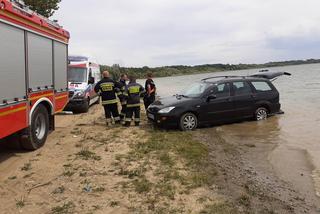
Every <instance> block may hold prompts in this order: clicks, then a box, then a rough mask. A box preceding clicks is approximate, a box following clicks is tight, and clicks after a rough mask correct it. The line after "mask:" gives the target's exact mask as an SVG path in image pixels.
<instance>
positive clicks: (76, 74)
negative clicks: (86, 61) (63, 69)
mask: <svg viewBox="0 0 320 214" xmlns="http://www.w3.org/2000/svg"><path fill="white" fill-rule="evenodd" d="M68 81H69V82H79V83H80V82H87V69H86V68H76V67H69V70H68Z"/></svg>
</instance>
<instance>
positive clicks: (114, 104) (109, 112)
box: [94, 71, 121, 126]
mask: <svg viewBox="0 0 320 214" xmlns="http://www.w3.org/2000/svg"><path fill="white" fill-rule="evenodd" d="M102 75H103V79H102V80H100V81H99V82H98V83H97V84H96V86H95V87H94V91H95V92H96V93H98V94H99V95H100V96H101V99H102V105H103V107H104V111H105V116H106V119H107V126H109V125H111V124H112V118H113V120H114V122H115V123H116V124H119V123H120V115H119V111H118V100H117V96H116V95H119V94H120V87H121V86H120V84H119V83H118V82H116V81H114V80H112V79H111V78H110V74H109V72H108V71H104V72H103V73H102Z"/></svg>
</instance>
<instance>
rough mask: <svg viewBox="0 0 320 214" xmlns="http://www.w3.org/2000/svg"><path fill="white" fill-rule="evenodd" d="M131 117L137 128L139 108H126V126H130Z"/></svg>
mask: <svg viewBox="0 0 320 214" xmlns="http://www.w3.org/2000/svg"><path fill="white" fill-rule="evenodd" d="M139 105H140V104H139ZM133 116H134V123H135V125H136V126H138V125H139V124H140V106H134V107H127V112H126V125H127V126H130V123H131V120H132V117H133Z"/></svg>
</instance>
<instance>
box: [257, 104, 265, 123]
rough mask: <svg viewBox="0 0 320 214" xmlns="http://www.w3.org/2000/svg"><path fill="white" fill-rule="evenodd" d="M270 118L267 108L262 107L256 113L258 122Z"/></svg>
mask: <svg viewBox="0 0 320 214" xmlns="http://www.w3.org/2000/svg"><path fill="white" fill-rule="evenodd" d="M267 117H268V110H267V109H266V108H265V107H260V108H258V109H257V110H256V112H255V119H256V121H260V120H266V119H267Z"/></svg>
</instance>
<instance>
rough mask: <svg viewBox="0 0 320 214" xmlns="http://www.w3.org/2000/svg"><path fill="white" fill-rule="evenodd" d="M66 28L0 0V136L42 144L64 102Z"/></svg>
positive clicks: (27, 144) (16, 1)
mask: <svg viewBox="0 0 320 214" xmlns="http://www.w3.org/2000/svg"><path fill="white" fill-rule="evenodd" d="M68 41H69V33H68V32H67V31H66V30H64V29H63V28H62V27H61V26H59V25H58V24H57V23H56V22H54V21H50V20H49V19H47V18H45V17H43V16H41V15H39V14H37V13H35V12H34V11H32V10H30V9H29V8H28V7H27V6H25V5H24V3H23V2H22V1H19V0H0V139H4V138H6V139H7V137H8V136H13V135H15V136H18V137H19V141H20V142H21V145H22V147H23V148H25V149H27V150H35V149H38V148H39V147H41V146H43V145H44V143H45V141H46V139H47V135H48V133H49V132H50V131H52V130H54V115H55V114H56V113H57V112H60V111H62V110H63V109H64V107H65V105H66V104H67V103H68V83H67V65H68V60H67V58H68V57H67V56H68Z"/></svg>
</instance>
